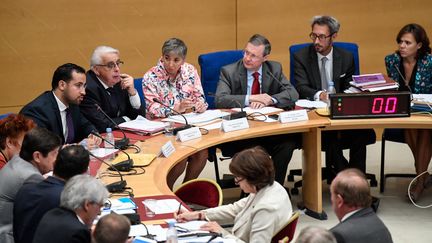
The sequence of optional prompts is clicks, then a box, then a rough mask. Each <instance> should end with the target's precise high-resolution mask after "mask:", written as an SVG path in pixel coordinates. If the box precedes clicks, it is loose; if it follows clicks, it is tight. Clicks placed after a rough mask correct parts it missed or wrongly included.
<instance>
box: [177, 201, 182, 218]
mask: <svg viewBox="0 0 432 243" xmlns="http://www.w3.org/2000/svg"><path fill="white" fill-rule="evenodd" d="M181 206H182V204H181V202H180V205H179V208H178V211H177V215H180V213H181Z"/></svg>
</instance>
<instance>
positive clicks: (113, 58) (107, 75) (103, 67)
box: [80, 46, 145, 132]
mask: <svg viewBox="0 0 432 243" xmlns="http://www.w3.org/2000/svg"><path fill="white" fill-rule="evenodd" d="M122 64H124V63H123V61H121V60H120V52H119V51H118V50H117V49H114V48H112V47H109V46H98V47H96V49H95V50H94V51H93V54H92V56H91V60H90V68H91V69H90V70H89V71H88V72H87V88H86V96H85V97H84V100H83V102H82V103H81V105H80V106H81V112H82V113H83V114H84V115H85V116H86V117H87V119H89V120H90V121H91V122H92V123H93V124H94V125H95V126H96V128H97V130H98V131H99V132H105V130H106V128H108V127H111V128H116V127H115V126H116V125H115V124H113V123H112V122H111V121H110V120H109V119H108V118H107V117H105V116H104V114H103V113H102V112H101V111H99V109H102V110H103V111H104V112H105V113H106V114H107V115H108V116H109V117H110V118H111V119H112V120H114V122H115V123H117V124H120V123H123V122H126V121H130V120H133V119H135V118H136V117H137V116H138V115H142V116H144V115H145V106H144V105H143V104H142V103H141V99H140V97H139V95H138V92H137V90H136V89H135V87H134V80H133V78H132V77H131V76H130V75H128V74H125V73H121V72H120V67H121V65H122ZM99 107H100V108H99Z"/></svg>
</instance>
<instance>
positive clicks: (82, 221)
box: [75, 213, 86, 225]
mask: <svg viewBox="0 0 432 243" xmlns="http://www.w3.org/2000/svg"><path fill="white" fill-rule="evenodd" d="M75 215H76V216H77V218H78V220H79V221H80V222H81V223H82V224H83V225H86V224H85V223H84V220H82V219H81V218H80V216H79V215H78V214H77V213H75Z"/></svg>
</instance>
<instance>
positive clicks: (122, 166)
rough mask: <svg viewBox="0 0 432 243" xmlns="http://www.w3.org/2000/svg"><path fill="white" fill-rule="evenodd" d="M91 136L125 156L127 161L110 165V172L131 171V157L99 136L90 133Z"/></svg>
mask: <svg viewBox="0 0 432 243" xmlns="http://www.w3.org/2000/svg"><path fill="white" fill-rule="evenodd" d="M91 134H93V135H95V136H96V137H98V138H100V139H102V140H103V141H104V142H106V143H108V144H110V145H112V146H114V148H116V149H118V150H119V151H120V152H122V153H124V154H126V156H127V159H126V160H124V161H120V162H118V163H117V164H115V165H112V166H111V167H110V168H108V169H110V170H119V171H125V172H128V171H130V170H131V169H132V167H133V159H131V157H130V156H129V154H128V153H126V152H125V151H123V150H121V149H120V148H119V147H118V146H117V145H115V144H112V143H111V142H110V141H108V140H106V139H105V138H104V137H102V136H101V135H100V134H98V133H96V132H91ZM111 168H115V169H111Z"/></svg>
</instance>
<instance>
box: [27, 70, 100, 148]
mask: <svg viewBox="0 0 432 243" xmlns="http://www.w3.org/2000/svg"><path fill="white" fill-rule="evenodd" d="M85 86H86V77H85V70H84V69H83V68H82V67H80V66H78V65H75V64H73V63H66V64H63V65H61V66H60V67H58V68H57V69H56V70H55V72H54V75H53V78H52V82H51V87H52V91H46V92H45V93H43V94H41V95H40V96H39V97H37V98H36V99H34V100H33V101H32V102H30V103H29V104H27V105H26V106H24V107H23V108H22V110H21V111H20V113H21V114H23V115H25V116H27V117H29V118H31V119H32V120H34V121H35V122H36V123H37V125H38V126H39V127H45V128H47V129H48V130H50V131H52V132H54V133H56V134H57V135H59V136H60V137H61V138H62V140H63V143H76V142H79V141H81V140H82V139H84V138H86V137H87V136H89V134H90V132H92V131H96V128H95V127H94V126H93V125H92V124H91V123H90V122H89V121H88V120H87V119H86V118H85V117H84V116H83V115H81V113H80V109H79V106H78V104H79V103H81V101H82V100H83V99H84V95H85ZM90 137H91V138H92V140H94V141H95V143H97V144H99V143H100V139H99V138H97V137H94V136H93V135H90Z"/></svg>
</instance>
